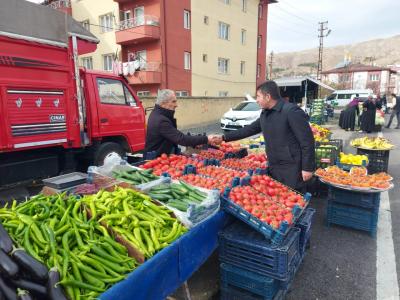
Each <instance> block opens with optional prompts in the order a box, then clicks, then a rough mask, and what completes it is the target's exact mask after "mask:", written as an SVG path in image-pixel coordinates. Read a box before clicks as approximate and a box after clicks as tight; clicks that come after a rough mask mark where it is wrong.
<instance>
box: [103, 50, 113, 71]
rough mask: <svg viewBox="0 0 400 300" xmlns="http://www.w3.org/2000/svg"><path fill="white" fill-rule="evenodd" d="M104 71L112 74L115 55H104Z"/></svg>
mask: <svg viewBox="0 0 400 300" xmlns="http://www.w3.org/2000/svg"><path fill="white" fill-rule="evenodd" d="M103 70H104V71H110V72H111V71H112V70H113V55H112V54H106V55H103Z"/></svg>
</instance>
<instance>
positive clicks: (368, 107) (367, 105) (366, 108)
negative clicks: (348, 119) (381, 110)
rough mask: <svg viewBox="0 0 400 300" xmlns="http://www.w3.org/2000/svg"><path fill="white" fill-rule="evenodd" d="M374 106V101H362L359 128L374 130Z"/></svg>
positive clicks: (368, 130) (367, 130)
mask: <svg viewBox="0 0 400 300" xmlns="http://www.w3.org/2000/svg"><path fill="white" fill-rule="evenodd" d="M375 116H376V106H375V104H374V102H372V101H370V100H367V101H365V102H364V103H363V113H362V115H361V130H363V131H366V132H373V131H375Z"/></svg>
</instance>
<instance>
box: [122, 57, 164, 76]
mask: <svg viewBox="0 0 400 300" xmlns="http://www.w3.org/2000/svg"><path fill="white" fill-rule="evenodd" d="M128 64H131V66H129V67H128V69H129V71H130V73H132V71H133V70H132V68H133V69H135V71H146V72H161V62H146V61H143V60H136V61H131V62H126V63H123V65H125V66H127V65H128ZM124 75H125V74H124Z"/></svg>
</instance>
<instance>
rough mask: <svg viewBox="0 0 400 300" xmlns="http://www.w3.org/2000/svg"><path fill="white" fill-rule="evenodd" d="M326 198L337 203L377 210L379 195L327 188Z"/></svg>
mask: <svg viewBox="0 0 400 300" xmlns="http://www.w3.org/2000/svg"><path fill="white" fill-rule="evenodd" d="M328 198H329V200H332V201H334V202H337V203H343V204H347V205H352V206H358V207H363V208H372V209H379V205H380V201H381V193H360V192H353V191H348V190H343V189H338V188H335V187H329V194H328Z"/></svg>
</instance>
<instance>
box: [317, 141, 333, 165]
mask: <svg viewBox="0 0 400 300" xmlns="http://www.w3.org/2000/svg"><path fill="white" fill-rule="evenodd" d="M338 151H339V149H338V147H337V146H335V145H319V146H318V147H315V165H316V167H317V168H324V167H327V166H330V165H333V164H335V163H336V160H337V157H338Z"/></svg>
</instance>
